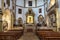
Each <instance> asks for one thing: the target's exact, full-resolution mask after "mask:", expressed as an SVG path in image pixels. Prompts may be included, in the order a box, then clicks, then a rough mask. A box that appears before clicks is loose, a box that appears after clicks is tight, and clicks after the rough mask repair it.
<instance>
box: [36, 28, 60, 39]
mask: <svg viewBox="0 0 60 40" xmlns="http://www.w3.org/2000/svg"><path fill="white" fill-rule="evenodd" d="M37 35H38V37H39V38H40V40H60V33H59V32H54V31H52V30H45V29H44V30H40V31H37Z"/></svg>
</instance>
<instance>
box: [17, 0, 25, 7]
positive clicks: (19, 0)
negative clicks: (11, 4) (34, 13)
mask: <svg viewBox="0 0 60 40" xmlns="http://www.w3.org/2000/svg"><path fill="white" fill-rule="evenodd" d="M16 5H20V6H23V7H24V0H17V2H16Z"/></svg>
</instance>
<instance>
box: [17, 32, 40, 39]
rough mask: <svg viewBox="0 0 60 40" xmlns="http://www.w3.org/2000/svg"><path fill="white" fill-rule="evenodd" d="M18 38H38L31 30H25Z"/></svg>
mask: <svg viewBox="0 0 60 40" xmlns="http://www.w3.org/2000/svg"><path fill="white" fill-rule="evenodd" d="M18 40H39V39H38V37H37V36H36V35H35V34H34V33H33V32H26V33H24V35H23V36H22V37H21V38H20V39H18Z"/></svg>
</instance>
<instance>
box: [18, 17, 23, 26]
mask: <svg viewBox="0 0 60 40" xmlns="http://www.w3.org/2000/svg"><path fill="white" fill-rule="evenodd" d="M18 25H19V26H22V18H21V17H19V18H18Z"/></svg>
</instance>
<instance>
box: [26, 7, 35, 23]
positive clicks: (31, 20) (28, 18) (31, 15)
mask: <svg viewBox="0 0 60 40" xmlns="http://www.w3.org/2000/svg"><path fill="white" fill-rule="evenodd" d="M34 16H35V14H34V12H33V10H32V8H29V9H28V12H27V13H26V23H27V24H34Z"/></svg>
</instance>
